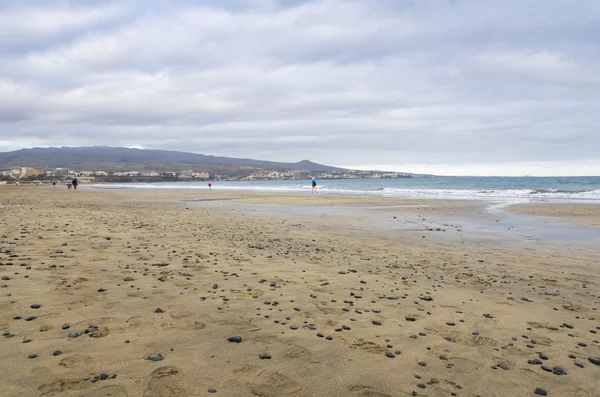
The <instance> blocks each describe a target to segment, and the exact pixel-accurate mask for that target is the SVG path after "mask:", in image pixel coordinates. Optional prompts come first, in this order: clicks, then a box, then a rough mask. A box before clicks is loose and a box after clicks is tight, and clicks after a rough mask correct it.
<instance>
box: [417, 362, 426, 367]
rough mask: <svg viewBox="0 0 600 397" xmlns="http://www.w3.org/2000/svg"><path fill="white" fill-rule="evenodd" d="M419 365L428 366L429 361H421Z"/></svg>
mask: <svg viewBox="0 0 600 397" xmlns="http://www.w3.org/2000/svg"><path fill="white" fill-rule="evenodd" d="M419 365H420V366H421V367H426V366H427V363H426V362H425V361H419Z"/></svg>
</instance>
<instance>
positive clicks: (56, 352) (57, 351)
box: [52, 350, 62, 356]
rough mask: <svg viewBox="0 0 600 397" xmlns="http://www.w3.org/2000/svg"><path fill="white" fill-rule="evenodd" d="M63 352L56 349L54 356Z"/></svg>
mask: <svg viewBox="0 0 600 397" xmlns="http://www.w3.org/2000/svg"><path fill="white" fill-rule="evenodd" d="M61 354H62V352H61V351H60V350H56V351H55V352H54V353H52V355H53V356H60V355H61Z"/></svg>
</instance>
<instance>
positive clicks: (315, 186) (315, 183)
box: [312, 178, 317, 193]
mask: <svg viewBox="0 0 600 397" xmlns="http://www.w3.org/2000/svg"><path fill="white" fill-rule="evenodd" d="M312 192H313V193H316V192H317V181H315V178H313V180H312Z"/></svg>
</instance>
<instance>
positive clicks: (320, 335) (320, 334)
mask: <svg viewBox="0 0 600 397" xmlns="http://www.w3.org/2000/svg"><path fill="white" fill-rule="evenodd" d="M317 336H318V337H319V338H324V337H325V335H323V334H322V333H320V332H319V333H318V334H317Z"/></svg>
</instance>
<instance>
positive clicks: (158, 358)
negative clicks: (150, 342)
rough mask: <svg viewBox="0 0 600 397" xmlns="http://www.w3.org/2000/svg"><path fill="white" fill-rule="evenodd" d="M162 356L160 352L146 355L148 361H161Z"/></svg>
mask: <svg viewBox="0 0 600 397" xmlns="http://www.w3.org/2000/svg"><path fill="white" fill-rule="evenodd" d="M163 358H164V357H163V356H162V354H160V353H158V354H151V355H149V356H148V358H147V360H150V361H162V360H163Z"/></svg>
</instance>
